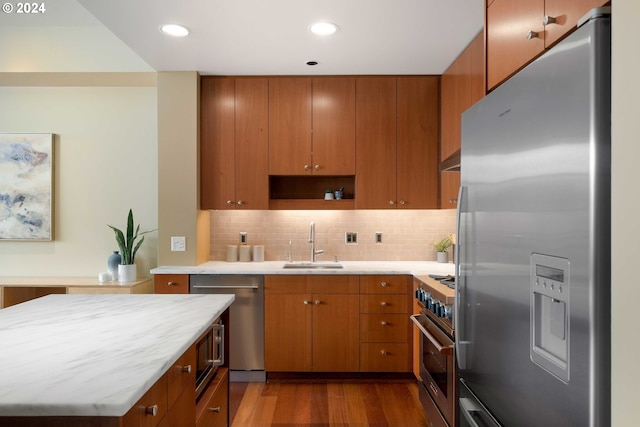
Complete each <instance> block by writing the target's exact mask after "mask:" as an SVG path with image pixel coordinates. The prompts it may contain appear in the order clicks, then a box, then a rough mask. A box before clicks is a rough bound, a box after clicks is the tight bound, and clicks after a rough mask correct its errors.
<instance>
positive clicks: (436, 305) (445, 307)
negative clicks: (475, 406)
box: [411, 276, 457, 427]
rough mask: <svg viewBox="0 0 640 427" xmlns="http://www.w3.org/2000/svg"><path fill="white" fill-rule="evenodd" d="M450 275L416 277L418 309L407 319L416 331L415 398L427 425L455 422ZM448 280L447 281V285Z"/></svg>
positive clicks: (445, 425) (448, 425) (439, 426)
mask: <svg viewBox="0 0 640 427" xmlns="http://www.w3.org/2000/svg"><path fill="white" fill-rule="evenodd" d="M452 279H453V278H452V277H450V276H449V277H443V276H431V277H420V278H419V279H416V280H415V281H414V283H416V289H415V298H416V300H417V302H418V306H419V307H420V312H419V313H418V314H414V315H413V316H411V320H412V321H413V323H414V324H415V326H416V327H417V329H418V331H419V332H420V335H419V336H420V339H419V342H420V353H419V354H420V356H419V366H420V378H419V380H420V384H421V387H420V388H419V389H418V390H419V398H420V402H421V404H422V407H423V408H424V410H425V412H426V413H427V417H428V418H429V421H430V422H431V427H451V426H453V425H455V409H456V381H457V378H456V366H455V353H454V341H453V339H454V328H453V322H452V320H453V308H454V305H453V304H454V299H455V291H454V289H453V288H452V285H453V280H452ZM448 284H451V286H449V285H448Z"/></svg>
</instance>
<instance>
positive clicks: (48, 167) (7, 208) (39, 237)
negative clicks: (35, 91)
mask: <svg viewBox="0 0 640 427" xmlns="http://www.w3.org/2000/svg"><path fill="white" fill-rule="evenodd" d="M53 165H54V163H53V134H51V133H0V241H1V240H25V241H50V240H53V226H52V224H53Z"/></svg>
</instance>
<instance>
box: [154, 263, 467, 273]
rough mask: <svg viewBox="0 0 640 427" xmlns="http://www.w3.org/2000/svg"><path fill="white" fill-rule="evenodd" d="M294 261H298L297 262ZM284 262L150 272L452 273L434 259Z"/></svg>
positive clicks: (162, 268)
mask: <svg viewBox="0 0 640 427" xmlns="http://www.w3.org/2000/svg"><path fill="white" fill-rule="evenodd" d="M296 262H297V261H296ZM284 264H285V261H264V262H225V261H209V262H205V263H204V264H200V265H197V266H160V267H157V268H154V269H153V270H151V274H411V275H414V276H420V275H426V274H453V273H454V264H453V263H439V262H435V261H340V264H342V265H344V268H336V269H332V268H330V269H327V268H322V269H304V268H291V269H286V268H283V266H284Z"/></svg>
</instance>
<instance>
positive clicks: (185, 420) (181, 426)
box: [158, 388, 196, 427]
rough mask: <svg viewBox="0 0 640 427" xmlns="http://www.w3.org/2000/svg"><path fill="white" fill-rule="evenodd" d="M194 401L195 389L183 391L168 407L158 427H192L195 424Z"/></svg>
mask: <svg viewBox="0 0 640 427" xmlns="http://www.w3.org/2000/svg"><path fill="white" fill-rule="evenodd" d="M195 401H196V390H195V388H191V389H187V390H185V391H184V392H183V393H182V394H181V395H180V397H178V399H177V400H176V401H175V403H174V404H173V405H169V411H168V412H167V415H165V417H164V418H163V419H162V421H161V422H160V424H159V425H158V427H193V426H194V425H195V424H196V414H195Z"/></svg>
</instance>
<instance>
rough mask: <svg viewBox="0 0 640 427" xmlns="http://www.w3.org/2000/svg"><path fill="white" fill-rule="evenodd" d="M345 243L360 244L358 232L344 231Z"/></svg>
mask: <svg viewBox="0 0 640 427" xmlns="http://www.w3.org/2000/svg"><path fill="white" fill-rule="evenodd" d="M344 244H345V245H357V244H358V233H356V232H355V231H347V232H346V233H344Z"/></svg>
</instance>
